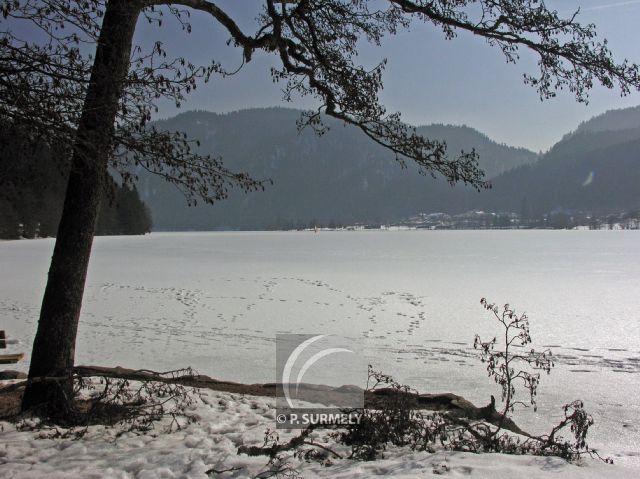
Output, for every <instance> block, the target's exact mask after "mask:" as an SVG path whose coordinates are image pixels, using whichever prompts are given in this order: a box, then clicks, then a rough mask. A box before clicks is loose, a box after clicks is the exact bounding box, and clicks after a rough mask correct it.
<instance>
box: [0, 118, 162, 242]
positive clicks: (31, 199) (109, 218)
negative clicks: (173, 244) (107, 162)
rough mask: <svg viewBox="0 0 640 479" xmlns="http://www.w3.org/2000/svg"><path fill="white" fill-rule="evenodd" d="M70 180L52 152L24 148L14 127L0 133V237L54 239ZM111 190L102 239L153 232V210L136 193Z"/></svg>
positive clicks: (104, 208) (100, 227)
mask: <svg viewBox="0 0 640 479" xmlns="http://www.w3.org/2000/svg"><path fill="white" fill-rule="evenodd" d="M67 175H68V167H67V166H65V165H63V164H60V163H59V160H57V159H56V158H54V155H52V154H51V152H50V151H49V149H48V148H46V147H44V146H42V145H29V144H25V143H24V141H23V140H22V139H21V136H20V134H19V132H17V131H15V130H14V129H12V128H10V127H5V128H2V129H0V238H1V239H16V238H21V237H23V238H33V237H35V236H39V237H46V236H54V235H55V233H56V230H57V227H58V222H59V220H60V214H61V212H62V204H63V200H64V194H65V188H66V179H67ZM111 181H112V182H113V180H111ZM111 186H112V194H111V195H110V198H107V199H105V200H103V202H102V207H101V209H100V212H99V216H98V226H97V234H98V235H115V234H144V233H147V232H149V231H150V229H151V216H150V211H149V209H148V208H147V207H146V206H145V204H144V203H143V202H142V201H141V200H140V196H139V195H138V192H137V190H136V189H135V188H134V189H131V188H129V187H126V186H118V185H117V184H115V182H113V183H112V185H111Z"/></svg>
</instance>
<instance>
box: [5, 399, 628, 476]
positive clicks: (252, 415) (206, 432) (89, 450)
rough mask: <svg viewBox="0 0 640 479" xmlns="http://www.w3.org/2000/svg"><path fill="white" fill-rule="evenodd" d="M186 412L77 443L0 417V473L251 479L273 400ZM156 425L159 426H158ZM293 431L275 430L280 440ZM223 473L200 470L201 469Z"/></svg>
mask: <svg viewBox="0 0 640 479" xmlns="http://www.w3.org/2000/svg"><path fill="white" fill-rule="evenodd" d="M198 393H199V395H200V398H199V399H198V400H197V401H196V405H195V406H194V407H193V410H192V413H194V414H195V415H196V416H197V417H198V421H197V422H195V423H192V424H190V425H188V426H187V427H186V428H184V429H182V430H179V431H176V432H173V433H170V434H165V433H162V432H161V429H162V428H161V427H158V428H157V429H156V432H151V433H149V434H146V435H136V434H133V433H125V434H123V435H120V436H119V437H117V434H118V429H116V428H105V427H104V426H92V427H90V428H89V431H88V433H87V434H86V435H85V436H84V437H83V438H81V439H79V440H72V439H49V438H46V437H45V438H43V436H46V434H45V433H44V432H43V431H40V432H38V431H35V432H34V431H17V430H16V428H15V426H14V425H13V424H11V423H8V422H0V426H1V427H2V432H0V471H2V477H3V478H34V479H35V478H41V477H47V478H64V479H71V478H123V479H124V478H135V479H144V478H207V477H238V478H244V477H255V476H256V475H258V474H260V473H261V472H264V471H266V470H268V466H267V464H266V463H267V459H266V458H265V457H248V456H246V455H238V454H237V449H238V447H239V446H241V445H262V442H263V438H264V433H265V430H267V429H268V428H273V427H274V426H275V409H274V407H275V400H274V399H273V398H267V397H258V396H249V395H241V394H234V393H227V392H219V391H212V390H207V389H199V390H198ZM159 426H160V425H159ZM294 434H297V433H296V432H295V431H294V432H292V433H286V432H284V433H283V434H281V435H280V438H281V440H282V441H283V442H284V441H286V440H288V439H289V438H290V437H292V435H294ZM312 438H313V440H314V441H315V442H318V443H320V444H325V445H330V447H331V448H332V449H333V450H335V451H337V452H339V453H340V454H341V455H342V456H343V457H346V456H347V453H348V449H347V448H346V447H344V446H336V445H335V443H333V441H331V439H330V438H328V437H327V432H326V431H316V432H314V433H312ZM288 463H289V465H290V466H291V467H292V468H294V469H295V470H296V471H297V472H298V473H299V476H300V477H303V478H314V477H331V478H334V479H337V478H348V477H362V478H365V477H372V476H392V477H397V478H401V477H436V476H437V477H442V476H444V477H471V478H492V479H500V478H508V479H513V478H531V479H535V478H551V477H553V478H558V477H562V478H575V479H587V478H594V479H595V478H603V477H612V478H620V479H627V478H628V479H632V478H636V477H637V471H633V470H629V469H625V468H623V467H621V466H618V465H607V464H604V463H602V462H599V461H596V460H590V459H587V460H584V461H582V462H581V463H580V464H578V465H576V464H569V463H567V462H566V461H564V460H562V459H559V458H553V457H533V456H509V455H504V454H472V453H459V452H448V451H438V452H435V453H428V452H415V453H414V452H411V451H410V450H409V449H407V448H394V447H391V448H390V449H389V450H388V451H387V452H386V453H385V454H384V458H383V459H381V460H377V461H372V462H357V461H352V460H349V459H336V460H333V465H331V466H322V465H320V464H318V463H306V462H303V461H300V460H298V459H295V458H293V457H290V458H289V460H288ZM211 469H215V470H218V471H220V470H230V469H232V470H231V471H230V472H226V473H222V474H217V473H212V474H211V475H209V476H208V475H207V474H206V471H208V470H211Z"/></svg>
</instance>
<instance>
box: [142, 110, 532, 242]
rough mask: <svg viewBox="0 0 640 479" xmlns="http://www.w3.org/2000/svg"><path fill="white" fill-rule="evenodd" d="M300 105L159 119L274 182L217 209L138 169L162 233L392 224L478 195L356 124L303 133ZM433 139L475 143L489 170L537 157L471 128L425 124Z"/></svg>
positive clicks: (457, 147)
mask: <svg viewBox="0 0 640 479" xmlns="http://www.w3.org/2000/svg"><path fill="white" fill-rule="evenodd" d="M300 113H301V112H300V111H298V110H292V109H283V108H266V109H252V110H243V111H239V112H234V113H229V114H215V113H209V112H188V113H184V114H182V115H179V116H177V117H174V118H171V119H168V120H165V121H162V122H158V127H160V128H167V129H170V130H180V131H185V132H187V133H188V134H189V135H190V136H191V137H193V138H197V139H199V140H200V141H201V151H202V152H204V153H209V154H212V155H215V156H218V155H220V156H222V157H223V158H224V161H225V164H226V165H227V166H228V167H229V168H231V169H234V170H236V171H247V172H249V173H250V174H251V175H252V176H253V177H255V178H262V179H264V178H270V179H272V180H273V182H274V184H273V185H272V186H268V187H267V189H266V191H264V192H256V193H251V194H248V195H245V194H244V193H241V192H233V193H232V195H231V197H230V198H229V199H228V200H225V201H221V202H219V203H218V204H216V205H214V206H199V207H196V208H188V207H187V206H186V202H185V201H184V199H183V198H181V197H180V193H179V192H178V191H177V190H176V189H175V188H174V187H173V186H171V185H168V184H165V183H164V182H163V181H162V180H161V179H160V178H157V177H154V176H152V175H151V176H150V175H142V174H141V182H140V183H139V189H140V193H141V195H142V197H143V199H144V200H145V202H147V204H149V206H150V207H151V209H152V212H153V218H154V224H155V227H156V228H157V229H160V230H189V229H198V230H207V229H218V228H220V229H223V228H230V229H238V228H240V229H262V228H270V227H294V226H299V225H301V224H307V223H310V222H318V223H324V224H329V223H331V222H335V223H353V222H389V221H393V220H395V219H397V218H401V217H405V216H408V215H412V214H415V213H417V212H421V211H439V210H443V209H446V208H449V207H450V206H451V201H455V202H456V204H458V205H459V206H460V207H463V208H464V207H471V206H472V205H473V201H475V200H476V199H477V198H476V196H477V193H475V191H473V190H471V189H469V188H463V187H461V186H458V187H455V188H452V187H450V186H449V185H448V184H447V183H446V181H444V180H443V179H442V178H437V179H436V180H434V179H432V178H430V177H424V176H420V175H418V174H417V172H416V168H415V167H414V166H413V165H412V164H411V163H408V164H407V166H408V167H407V168H404V169H403V168H402V167H401V165H399V164H398V163H397V162H396V161H395V160H394V158H393V155H391V154H390V153H389V152H388V151H386V150H385V149H383V148H382V147H380V146H379V145H376V144H374V143H373V142H372V141H371V140H369V139H368V138H366V137H365V135H364V134H362V133H361V132H360V131H359V130H357V129H356V128H353V127H345V126H343V125H342V124H341V123H339V122H337V121H334V120H332V119H328V120H327V125H328V126H329V127H330V130H329V131H328V132H327V133H326V134H325V135H323V136H320V137H319V136H317V135H315V134H314V133H313V132H312V131H309V130H304V131H303V132H302V133H300V134H298V132H297V129H296V120H298V119H299V118H300ZM418 130H419V132H420V133H421V134H423V135H425V136H427V137H428V138H434V139H441V140H445V141H446V142H447V144H448V149H449V152H450V153H451V154H454V155H455V154H457V153H459V152H460V151H461V150H465V151H469V150H471V149H472V148H476V151H477V152H478V153H479V154H480V164H481V166H482V167H483V169H484V170H485V171H486V172H487V175H488V177H493V176H495V175H497V174H500V173H502V172H504V171H508V170H510V169H512V168H514V167H517V166H520V165H524V164H529V163H532V162H534V161H535V160H536V159H537V155H536V154H535V153H533V152H531V151H528V150H525V149H521V148H512V147H509V146H506V145H501V144H498V143H496V142H494V141H492V140H490V139H489V138H488V137H486V136H485V135H483V134H481V133H479V132H478V131H476V130H473V129H472V128H468V127H464V126H450V125H430V126H423V127H420V128H419V129H418Z"/></svg>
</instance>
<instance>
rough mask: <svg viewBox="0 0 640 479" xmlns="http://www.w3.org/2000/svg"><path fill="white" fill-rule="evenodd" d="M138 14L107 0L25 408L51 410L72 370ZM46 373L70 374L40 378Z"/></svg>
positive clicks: (125, 2)
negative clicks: (94, 237)
mask: <svg viewBox="0 0 640 479" xmlns="http://www.w3.org/2000/svg"><path fill="white" fill-rule="evenodd" d="M139 13H140V5H139V2H137V1H132V0H109V2H108V3H107V5H106V10H105V15H104V19H103V22H102V29H101V31H100V38H99V40H98V45H97V48H96V54H95V60H94V64H93V69H92V72H91V79H90V82H89V87H88V90H87V96H86V98H85V102H84V106H83V112H82V117H81V119H80V123H79V125H78V131H77V137H76V141H75V144H74V148H73V157H72V163H71V165H72V166H71V173H70V175H69V181H68V184H67V192H66V196H65V200H64V207H63V210H62V217H61V219H60V224H59V226H58V233H57V236H56V243H55V248H54V250H53V257H52V259H51V266H50V268H49V276H48V280H47V286H46V289H45V293H44V298H43V300H42V308H41V310H40V319H39V321H38V330H37V333H36V337H35V339H34V342H33V350H32V354H31V366H30V369H29V379H30V381H29V384H28V385H27V388H26V391H25V394H24V397H23V400H22V409H23V410H26V409H29V408H32V407H34V406H41V405H44V404H50V405H51V406H53V407H54V408H56V407H58V405H62V403H60V402H59V401H61V400H65V398H68V397H69V396H68V394H69V393H70V392H71V387H72V384H71V379H70V371H71V368H72V367H73V365H74V354H75V343H76V333H77V331H78V319H79V317H80V307H81V305H82V295H83V292H84V283H85V279H86V276H87V268H88V266H89V255H90V253H91V245H92V243H93V235H94V231H95V226H96V217H97V214H98V208H99V206H100V199H101V197H102V195H103V190H104V187H105V182H106V178H107V163H108V159H109V155H110V153H111V152H112V151H113V146H114V145H113V132H114V124H115V118H116V114H117V112H118V106H119V101H120V97H121V96H122V92H123V86H124V80H125V79H126V76H127V73H128V70H129V61H130V55H131V45H132V40H133V34H134V31H135V27H136V22H137V19H138V16H139ZM46 377H67V378H69V379H67V380H64V381H57V382H50V381H46V380H42V379H39V378H46ZM65 403H66V401H65ZM60 412H62V411H60Z"/></svg>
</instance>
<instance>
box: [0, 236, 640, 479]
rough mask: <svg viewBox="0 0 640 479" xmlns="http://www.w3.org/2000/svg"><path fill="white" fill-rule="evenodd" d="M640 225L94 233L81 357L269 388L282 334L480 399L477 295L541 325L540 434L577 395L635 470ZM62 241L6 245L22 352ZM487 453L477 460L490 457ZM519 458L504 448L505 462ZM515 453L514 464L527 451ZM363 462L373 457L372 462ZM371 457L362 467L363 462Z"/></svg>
mask: <svg viewBox="0 0 640 479" xmlns="http://www.w3.org/2000/svg"><path fill="white" fill-rule="evenodd" d="M639 234H640V233H639V232H637V231H559V232H554V231H475V232H474V231H457V232H456V231H451V232H428V231H398V232H393V231H376V232H369V231H354V232H320V233H318V234H314V233H308V232H289V233H251V232H246V233H231V232H229V233H162V234H159V233H154V234H151V235H148V236H145V237H109V238H107V237H102V238H96V239H95V242H94V249H93V253H92V258H91V263H90V267H89V275H88V279H87V285H86V289H85V297H84V301H83V308H82V315H81V319H80V326H79V332H78V341H77V348H76V363H77V364H85V365H87V364H93V365H100V366H123V367H129V368H147V369H153V370H157V371H161V370H172V369H176V368H180V367H186V366H192V367H193V368H194V369H196V370H197V371H198V372H200V373H202V374H207V375H209V376H212V377H215V378H218V379H224V380H231V381H238V382H245V383H255V382H262V383H263V382H273V381H274V380H275V379H276V378H275V346H274V337H275V335H276V333H308V334H316V333H327V334H338V335H343V336H346V337H348V338H350V339H352V340H355V341H358V342H360V344H361V345H362V349H363V350H364V352H365V354H366V359H367V361H369V362H371V363H372V364H373V365H374V366H375V367H376V368H377V369H379V370H381V371H383V372H385V373H388V374H392V375H393V376H394V377H395V378H396V379H398V380H399V381H401V382H403V383H405V384H409V385H411V386H413V387H415V388H416V389H418V390H420V391H422V392H431V393H437V392H452V393H455V394H459V395H462V396H464V397H465V398H467V399H469V400H470V401H472V402H474V403H475V404H476V405H478V406H483V405H486V404H487V403H488V402H489V396H490V395H491V394H493V395H496V396H498V391H497V390H496V386H495V384H494V383H493V381H491V380H490V379H488V378H487V377H486V372H485V370H484V366H483V365H482V364H481V363H480V362H479V361H478V357H477V351H474V350H473V347H472V343H473V336H474V333H479V334H481V335H482V336H483V337H484V338H490V337H493V336H494V335H495V334H496V332H497V330H496V329H495V327H494V324H493V323H491V322H490V320H489V318H488V317H487V315H485V314H483V313H484V312H483V311H482V308H481V307H480V305H479V299H480V297H483V296H486V297H487V298H488V299H489V300H491V301H497V302H498V303H501V302H502V301H509V302H510V303H511V304H512V305H513V306H514V307H515V308H516V309H517V310H518V311H519V312H521V311H526V313H527V315H528V316H529V318H530V321H531V334H532V336H533V340H534V342H533V344H532V346H533V347H535V348H537V349H542V348H545V347H550V348H551V349H552V350H553V353H554V357H555V358H556V360H557V366H556V368H555V369H554V370H553V371H552V373H551V375H550V376H544V377H543V378H542V381H541V384H540V389H539V391H538V400H537V402H538V411H537V412H534V411H533V410H532V409H529V410H527V411H522V412H519V413H517V414H516V417H515V420H516V422H517V423H518V424H519V425H520V426H521V427H523V429H525V430H528V431H530V432H533V433H540V434H541V433H545V432H548V431H549V430H550V428H551V427H552V426H553V425H554V424H556V423H557V422H558V420H559V419H560V418H561V415H562V410H561V406H562V405H563V404H565V403H568V402H571V401H573V400H574V399H578V398H580V399H582V400H584V402H585V408H586V409H587V410H588V411H589V412H590V413H591V414H592V415H593V417H594V419H595V425H594V426H593V428H592V429H591V430H590V432H589V441H588V442H589V444H590V445H591V446H593V447H595V448H597V449H598V450H599V451H601V453H602V454H603V455H605V456H612V457H613V458H614V460H615V461H616V464H617V466H620V465H621V466H625V467H629V468H632V469H635V470H636V472H637V471H639V470H640V426H639V425H638V418H640V396H638V393H637V392H638V391H639V390H640V320H639V316H638V314H639V313H638V311H640V295H638V294H637V292H638V291H639V290H640V269H639V268H638V264H640V241H638V239H639V238H638V235H639ZM52 248H53V240H51V239H44V240H33V241H3V242H0V329H4V330H6V331H7V335H8V337H9V338H10V339H18V340H19V341H20V344H11V345H10V346H9V347H10V350H9V352H25V353H26V354H27V357H26V358H25V360H24V361H22V362H21V363H19V364H17V365H9V366H7V368H8V369H19V370H23V371H26V369H27V368H28V366H29V352H30V346H31V343H32V341H33V335H34V333H35V328H36V325H37V318H38V311H39V307H40V303H41V300H42V292H43V289H44V285H45V281H46V277H47V268H48V265H49V261H50V258H51V252H52ZM482 460H485V459H482ZM505 460H506V461H510V460H511V459H505ZM519 460H521V459H519ZM363 467H364V466H363ZM367 467H368V466H367Z"/></svg>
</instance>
